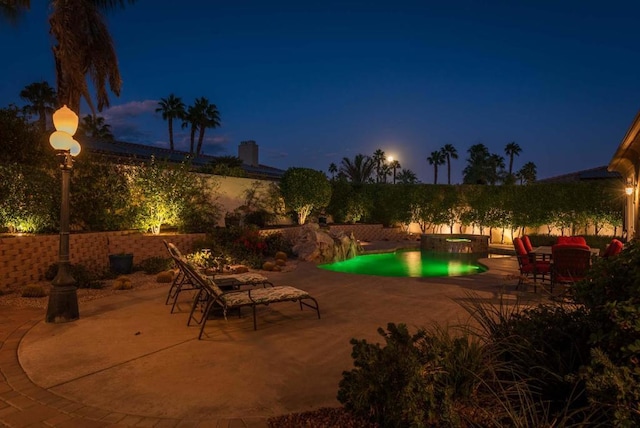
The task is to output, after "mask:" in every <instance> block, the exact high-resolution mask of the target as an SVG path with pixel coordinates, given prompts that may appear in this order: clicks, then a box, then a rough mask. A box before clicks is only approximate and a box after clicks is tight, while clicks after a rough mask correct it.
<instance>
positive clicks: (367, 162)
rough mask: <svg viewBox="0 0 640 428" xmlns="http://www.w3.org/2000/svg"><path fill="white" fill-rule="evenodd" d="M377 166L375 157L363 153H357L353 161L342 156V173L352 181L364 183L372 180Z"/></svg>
mask: <svg viewBox="0 0 640 428" xmlns="http://www.w3.org/2000/svg"><path fill="white" fill-rule="evenodd" d="M374 168H375V163H374V161H373V159H371V158H370V157H369V156H365V155H363V154H357V155H356V156H355V157H354V158H353V161H351V159H349V158H346V157H345V158H342V162H341V163H340V173H341V174H344V175H345V176H346V177H347V178H348V179H349V180H351V182H352V183H356V184H362V183H368V182H370V181H371V175H372V174H373V170H374Z"/></svg>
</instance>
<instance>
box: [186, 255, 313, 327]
mask: <svg viewBox="0 0 640 428" xmlns="http://www.w3.org/2000/svg"><path fill="white" fill-rule="evenodd" d="M181 263H182V265H183V267H184V269H185V273H186V274H187V275H188V276H189V278H190V280H191V282H193V283H194V284H197V287H198V295H197V296H196V298H195V300H194V303H193V306H192V307H191V313H190V314H189V320H188V321H187V325H190V324H191V321H192V320H196V319H195V317H194V312H195V310H196V308H197V307H198V302H204V309H203V310H202V316H201V318H200V319H199V320H196V322H197V323H199V324H200V333H199V335H198V339H201V338H202V334H203V332H204V327H205V325H206V323H207V320H208V318H209V315H210V313H211V311H212V310H213V309H214V308H215V307H217V308H221V309H222V312H223V315H224V317H225V319H227V313H228V312H229V311H230V310H232V309H238V311H240V309H241V308H243V307H245V306H248V307H250V308H251V310H252V313H253V329H254V330H257V321H256V307H257V306H258V305H265V306H266V305H270V304H272V303H280V302H298V303H299V304H300V310H302V309H303V305H304V306H306V307H308V308H311V309H314V310H315V311H316V313H317V314H318V319H320V308H319V306H318V301H317V300H316V299H314V298H313V297H311V295H310V294H309V293H307V292H306V291H304V290H300V289H299V288H295V287H290V286H273V285H267V284H263V287H262V288H249V289H243V290H230V291H222V289H221V288H220V287H219V286H218V285H217V284H216V283H215V281H214V280H213V279H212V278H210V277H207V276H204V275H202V274H201V273H200V272H199V271H198V269H197V268H196V267H195V266H193V264H191V263H189V262H188V261H186V260H185V259H184V258H183V259H181Z"/></svg>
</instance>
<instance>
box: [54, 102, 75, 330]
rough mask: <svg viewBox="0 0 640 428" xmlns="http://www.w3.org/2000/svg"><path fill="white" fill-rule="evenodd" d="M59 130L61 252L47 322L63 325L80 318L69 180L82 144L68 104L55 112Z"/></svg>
mask: <svg viewBox="0 0 640 428" xmlns="http://www.w3.org/2000/svg"><path fill="white" fill-rule="evenodd" d="M53 126H54V127H55V128H56V131H55V132H53V133H52V134H51V136H50V137H49V143H50V144H51V147H53V148H54V149H55V150H56V154H57V156H58V158H59V159H60V169H61V170H62V199H61V203H60V249H59V252H58V273H57V274H56V277H55V278H54V279H53V281H52V282H51V284H52V285H53V287H52V288H51V292H50V293H49V303H48V305H47V315H46V318H45V321H46V322H53V323H61V322H67V321H74V320H77V319H78V318H80V313H79V311H78V294H77V288H76V286H75V284H76V280H75V279H74V278H73V276H72V275H71V269H70V263H69V177H70V175H71V169H72V168H73V157H74V156H77V155H78V154H79V153H80V150H81V147H80V143H78V142H77V141H76V140H74V139H73V134H75V133H76V130H77V129H78V115H76V114H75V113H74V112H73V111H72V110H71V109H69V108H68V107H67V106H66V105H65V106H64V107H62V108H60V109H58V110H57V111H56V112H55V113H53Z"/></svg>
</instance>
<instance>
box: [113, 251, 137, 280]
mask: <svg viewBox="0 0 640 428" xmlns="http://www.w3.org/2000/svg"><path fill="white" fill-rule="evenodd" d="M109 268H110V269H111V272H114V273H118V274H121V275H122V274H129V273H131V271H132V270H133V254H132V253H118V254H109Z"/></svg>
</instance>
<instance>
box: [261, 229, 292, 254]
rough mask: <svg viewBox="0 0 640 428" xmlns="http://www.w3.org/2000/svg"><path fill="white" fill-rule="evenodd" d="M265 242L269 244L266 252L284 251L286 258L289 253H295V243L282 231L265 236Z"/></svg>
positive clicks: (276, 252)
mask: <svg viewBox="0 0 640 428" xmlns="http://www.w3.org/2000/svg"><path fill="white" fill-rule="evenodd" d="M264 242H265V243H266V244H267V249H266V251H265V253H266V254H274V255H276V256H277V255H278V253H283V254H284V258H285V260H286V258H287V255H289V256H290V255H292V254H293V244H292V243H291V240H290V239H288V238H286V237H285V236H284V235H283V234H282V233H273V234H271V235H268V236H267V237H265V238H264Z"/></svg>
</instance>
